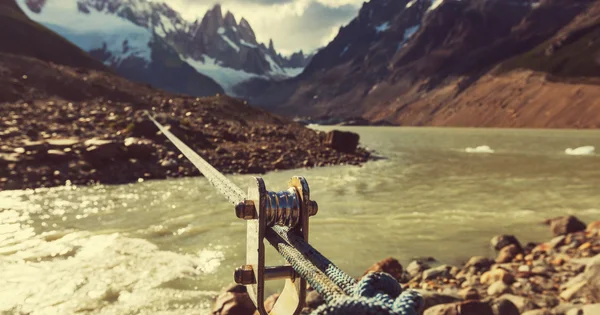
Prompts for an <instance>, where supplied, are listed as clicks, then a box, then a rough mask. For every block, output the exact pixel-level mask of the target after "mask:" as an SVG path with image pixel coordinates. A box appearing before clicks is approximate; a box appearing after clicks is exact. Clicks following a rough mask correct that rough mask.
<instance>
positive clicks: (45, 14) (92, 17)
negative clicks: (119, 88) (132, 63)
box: [17, 0, 152, 64]
mask: <svg viewBox="0 0 600 315" xmlns="http://www.w3.org/2000/svg"><path fill="white" fill-rule="evenodd" d="M17 3H18V4H19V6H20V7H21V9H23V11H24V12H25V13H26V14H27V16H29V18H31V19H32V20H34V21H36V22H38V23H40V24H43V25H44V26H46V27H48V28H50V29H51V30H53V31H54V32H56V33H58V34H60V35H61V36H63V37H65V38H66V39H67V40H68V41H70V42H72V43H73V44H75V45H76V46H78V47H79V48H81V49H83V50H85V51H91V50H95V49H103V48H105V49H106V51H107V52H109V53H110V54H111V55H112V58H111V59H110V60H109V61H108V63H111V62H112V63H117V64H118V63H120V62H121V61H123V60H125V59H127V58H130V57H137V58H141V59H143V60H145V61H147V62H150V61H151V49H150V46H149V43H150V42H151V41H152V34H151V33H150V31H148V30H147V29H145V28H143V27H140V26H137V25H135V24H133V23H131V22H130V21H127V20H124V19H122V18H120V17H118V16H116V15H113V14H111V13H109V12H98V11H91V12H90V13H89V14H86V13H82V12H80V11H78V10H77V2H75V1H48V2H46V5H45V6H44V9H43V10H42V12H41V13H40V14H37V13H34V12H32V11H31V10H29V8H28V7H27V5H26V4H25V0H18V1H17Z"/></svg>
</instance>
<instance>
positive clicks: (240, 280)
mask: <svg viewBox="0 0 600 315" xmlns="http://www.w3.org/2000/svg"><path fill="white" fill-rule="evenodd" d="M233 278H234V279H235V283H237V284H241V285H248V284H254V283H256V279H254V270H253V269H252V266H251V265H243V266H241V267H239V268H236V269H235V273H234V275H233Z"/></svg>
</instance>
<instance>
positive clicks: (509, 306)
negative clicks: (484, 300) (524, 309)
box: [490, 299, 521, 315]
mask: <svg viewBox="0 0 600 315" xmlns="http://www.w3.org/2000/svg"><path fill="white" fill-rule="evenodd" d="M490 306H491V307H492V311H493V312H494V315H520V314H521V313H520V312H519V309H518V308H517V306H515V304H514V303H513V302H511V301H509V300H507V299H498V300H493V301H491V303H490Z"/></svg>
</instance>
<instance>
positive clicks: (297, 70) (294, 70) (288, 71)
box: [283, 67, 304, 78]
mask: <svg viewBox="0 0 600 315" xmlns="http://www.w3.org/2000/svg"><path fill="white" fill-rule="evenodd" d="M283 71H285V73H286V74H287V75H288V76H289V77H290V78H291V77H297V76H299V75H300V74H301V73H302V71H304V68H302V67H300V68H283Z"/></svg>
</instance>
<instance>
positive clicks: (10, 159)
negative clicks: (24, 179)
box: [0, 153, 23, 165]
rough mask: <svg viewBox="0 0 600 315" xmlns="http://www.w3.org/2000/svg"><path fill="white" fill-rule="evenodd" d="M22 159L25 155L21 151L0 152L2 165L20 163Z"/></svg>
mask: <svg viewBox="0 0 600 315" xmlns="http://www.w3.org/2000/svg"><path fill="white" fill-rule="evenodd" d="M22 160H23V155H22V154H19V153H0V165H7V164H10V163H19V162H21V161H22Z"/></svg>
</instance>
